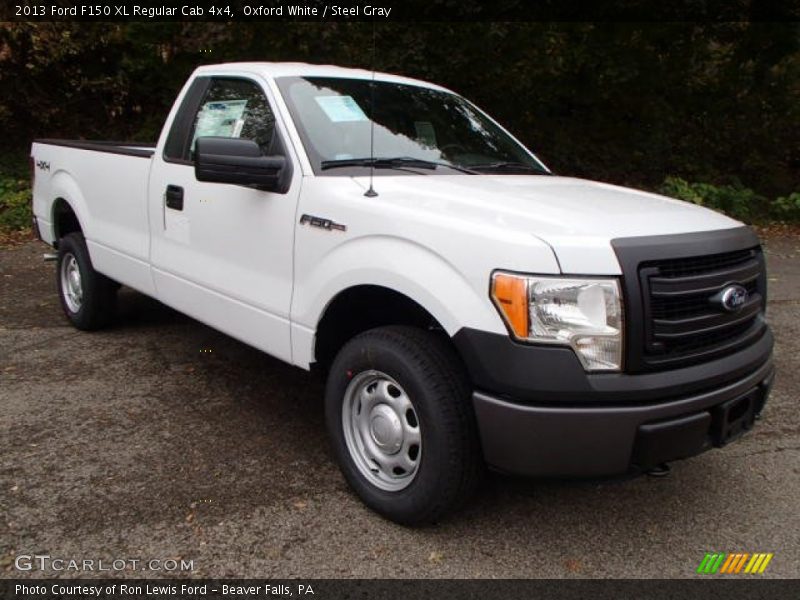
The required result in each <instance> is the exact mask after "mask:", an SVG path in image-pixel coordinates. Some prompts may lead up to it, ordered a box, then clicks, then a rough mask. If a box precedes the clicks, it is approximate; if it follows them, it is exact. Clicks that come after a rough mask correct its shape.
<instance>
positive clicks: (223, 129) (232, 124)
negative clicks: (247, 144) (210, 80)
mask: <svg viewBox="0 0 800 600" xmlns="http://www.w3.org/2000/svg"><path fill="white" fill-rule="evenodd" d="M246 108H247V100H225V101H221V102H206V103H205V104H204V105H203V107H202V108H201V109H200V112H199V113H197V125H196V126H195V128H194V137H193V138H192V149H194V142H195V140H197V138H199V137H209V136H216V137H228V138H238V137H239V136H240V135H241V133H242V126H243V125H244V119H242V115H243V114H244V111H245V109H246Z"/></svg>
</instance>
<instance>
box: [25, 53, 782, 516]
mask: <svg viewBox="0 0 800 600" xmlns="http://www.w3.org/2000/svg"><path fill="white" fill-rule="evenodd" d="M31 155H32V156H31V162H32V167H33V172H34V187H33V207H34V213H35V219H34V221H35V223H34V224H35V227H36V230H37V231H38V232H39V235H40V237H41V238H42V239H43V240H44V241H45V242H47V243H49V244H52V245H53V246H54V247H56V248H57V249H58V263H57V264H58V266H57V277H56V279H57V282H58V291H59V294H60V298H61V304H62V306H63V309H64V312H65V313H66V316H67V318H68V319H69V320H70V321H71V322H72V323H73V324H74V325H75V326H76V327H78V328H79V329H86V330H91V329H96V328H99V327H101V326H103V325H105V324H107V323H108V322H109V320H110V319H111V318H112V315H113V309H114V300H115V294H116V291H117V289H118V288H119V285H120V284H121V285H125V286H129V287H131V288H133V289H135V290H138V291H139V292H141V293H143V294H147V295H149V296H152V297H154V298H157V299H158V300H160V301H161V302H163V303H165V304H167V305H169V306H171V307H173V308H175V309H177V310H179V311H181V312H183V313H186V314H187V315H190V316H192V317H194V318H195V319H198V320H199V321H202V322H203V323H206V324H208V325H210V326H212V327H215V328H217V329H219V330H220V331H223V332H225V333H227V334H228V335H230V336H233V337H235V338H237V339H239V340H241V341H243V342H245V343H247V344H250V345H252V346H254V347H256V348H258V349H260V350H263V351H264V352H267V353H269V354H271V355H273V356H275V357H278V358H279V359H281V360H284V361H286V362H288V363H291V364H293V365H296V366H298V367H300V368H302V369H311V368H312V367H314V366H315V365H317V366H319V368H320V369H322V370H323V371H322V372H324V373H327V387H326V392H325V394H326V398H325V407H326V421H327V427H328V430H329V435H330V438H331V440H332V444H333V448H334V451H335V455H336V457H337V460H338V462H339V464H340V466H341V470H342V472H343V474H344V476H345V478H346V479H347V481H348V482H349V484H350V485H351V486H352V488H353V489H354V490H355V492H356V493H357V494H358V495H359V496H360V497H361V498H362V500H363V501H364V502H365V503H366V504H367V505H369V506H370V507H372V508H373V509H375V510H377V511H378V512H380V513H381V514H383V515H385V516H387V517H389V518H391V519H393V520H395V521H397V522H401V523H408V524H410V523H419V522H430V521H432V520H436V519H438V518H440V517H441V516H442V515H443V514H444V513H445V512H446V511H448V510H449V509H451V508H452V507H453V506H454V505H456V504H457V503H459V502H460V501H463V500H464V499H465V498H467V497H468V495H469V492H470V491H471V490H472V489H473V488H474V486H475V485H476V483H477V481H478V480H479V477H480V475H481V473H482V472H483V469H484V466H485V465H488V466H489V467H491V468H494V469H497V470H501V471H505V472H511V473H517V474H525V475H533V476H562V477H579V476H589V477H599V476H607V475H608V476H611V475H619V474H625V473H630V472H647V471H653V470H655V469H659V468H663V465H664V464H665V463H667V462H669V461H673V460H675V459H679V458H684V457H687V456H691V455H694V454H698V453H700V452H701V451H704V450H706V449H708V448H710V447H713V446H722V445H724V444H726V443H727V442H729V441H731V440H733V439H735V438H736V437H738V436H739V435H740V434H741V433H743V432H745V431H747V430H749V429H750V428H751V426H752V425H753V423H754V421H755V419H756V417H757V416H758V415H759V414H760V412H761V410H762V408H763V407H764V404H765V402H766V399H767V396H768V393H769V389H770V386H771V383H772V378H773V365H772V359H771V355H772V345H773V338H772V334H771V333H770V330H769V328H768V327H767V325H766V323H765V319H764V311H765V306H766V274H765V269H764V257H763V254H762V251H761V248H760V245H759V241H758V239H757V237H756V236H755V234H754V233H753V232H752V231H751V230H750V229H749V228H747V227H745V226H743V225H742V224H741V223H739V222H737V221H734V220H731V219H729V218H727V217H725V216H722V215H720V214H717V213H715V212H712V211H710V210H706V209H704V208H701V207H698V206H694V205H690V204H686V203H683V202H679V201H677V200H672V199H669V198H664V197H661V196H658V195H654V194H650V193H644V192H639V191H634V190H631V189H625V188H621V187H616V186H613V185H607V184H603V183H595V182H591V181H585V180H580V179H574V178H569V177H560V176H556V175H554V174H553V173H552V172H550V171H549V170H548V169H547V168H546V167H545V166H544V165H543V164H542V163H541V162H540V161H539V160H538V159H537V158H536V157H535V156H534V155H533V154H532V153H531V152H530V151H529V150H527V149H526V148H525V147H524V146H523V145H522V144H521V143H520V142H519V141H518V140H516V139H515V138H514V137H512V135H511V134H509V133H508V132H507V131H506V130H505V129H503V128H502V127H501V126H500V125H498V124H497V123H496V122H495V121H493V120H492V119H491V118H490V117H489V116H487V115H486V114H485V113H484V112H482V111H481V110H480V109H478V108H476V107H475V106H474V105H473V104H471V103H470V102H468V101H467V100H465V99H464V98H462V97H460V96H458V95H456V94H454V93H453V92H450V91H448V90H446V89H444V88H441V87H438V86H436V85H432V84H429V83H425V82H422V81H417V80H413V79H408V78H404V77H398V76H394V75H387V74H383V73H372V72H368V71H362V70H352V69H344V68H338V67H332V66H315V65H306V64H275V63H240V64H224V65H215V66H204V67H201V68H198V69H197V70H196V71H195V72H194V74H193V75H192V76H191V78H190V79H189V81H188V82H187V83H186V85H185V87H184V88H183V90H182V91H181V92H180V95H179V96H178V98H177V100H176V102H175V105H174V107H173V108H172V110H171V112H170V114H169V117H168V118H167V121H166V124H165V126H164V130H163V132H162V134H161V137H160V139H159V140H158V142H157V143H156V144H155V145H147V144H118V143H112V142H86V141H67V140H38V141H35V142H34V144H33V149H32V151H31ZM698 468H700V467H698Z"/></svg>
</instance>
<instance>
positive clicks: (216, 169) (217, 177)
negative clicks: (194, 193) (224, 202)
mask: <svg viewBox="0 0 800 600" xmlns="http://www.w3.org/2000/svg"><path fill="white" fill-rule="evenodd" d="M285 167H286V158H285V157H283V156H262V155H261V149H260V148H259V147H258V144H257V143H255V142H254V141H253V140H243V139H239V138H226V137H201V138H197V140H196V141H195V148H194V176H195V177H196V178H197V180H198V181H211V182H216V183H232V184H234V185H245V186H248V187H255V188H258V189H260V190H266V191H271V192H276V191H281V190H280V188H281V187H282V184H283V180H284V177H283V176H282V175H283V174H284V170H285Z"/></svg>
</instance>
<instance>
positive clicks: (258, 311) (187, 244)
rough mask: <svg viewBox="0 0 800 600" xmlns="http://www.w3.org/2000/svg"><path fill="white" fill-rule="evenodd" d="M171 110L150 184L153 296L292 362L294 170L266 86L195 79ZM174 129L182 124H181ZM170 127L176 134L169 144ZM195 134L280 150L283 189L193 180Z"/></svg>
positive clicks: (297, 181) (240, 80) (296, 191)
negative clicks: (286, 173) (286, 180)
mask: <svg viewBox="0 0 800 600" xmlns="http://www.w3.org/2000/svg"><path fill="white" fill-rule="evenodd" d="M198 79H200V80H202V81H199V82H198V81H197V80H196V81H195V83H194V84H193V85H192V87H190V89H189V90H188V92H187V94H186V95H185V97H184V99H183V101H182V104H181V108H180V109H179V112H178V114H177V115H176V116H175V118H174V119H173V127H172V131H170V137H169V139H168V140H167V141H166V143H165V145H164V152H163V153H162V155H160V156H157V157H156V158H155V162H154V164H153V169H152V173H151V177H150V185H149V199H150V200H149V214H150V226H151V230H152V235H151V264H152V272H153V280H154V283H155V287H156V291H157V294H158V298H159V299H160V300H161V301H163V302H164V303H166V304H168V305H170V306H173V307H174V308H176V309H178V310H179V311H181V312H183V313H186V314H188V315H190V316H192V317H194V318H196V319H198V320H200V321H202V322H204V323H206V324H208V325H211V326H212V327H214V328H216V329H219V330H221V331H224V332H225V333H227V334H229V335H231V336H233V337H235V338H238V339H240V340H242V341H244V342H246V343H248V344H250V345H252V346H255V347H257V348H259V349H261V350H263V351H265V352H267V353H269V354H272V355H273V356H276V357H278V358H280V359H282V360H286V361H291V344H290V337H289V336H290V333H289V332H290V328H289V308H290V301H291V294H292V284H293V281H292V271H293V268H292V261H293V240H294V226H295V210H296V206H297V200H298V196H299V190H300V177H299V171H298V169H297V168H293V166H292V165H293V163H294V164H296V161H295V159H294V156H292V155H291V153H290V152H288V151H287V149H288V146H287V145H285V144H283V143H282V141H281V140H282V139H287V138H286V137H285V134H283V133H282V131H281V130H282V127H281V125H280V124H279V123H278V122H277V121H276V118H275V115H276V113H275V111H274V110H273V108H272V106H273V104H272V103H271V102H270V96H269V93H268V91H267V88H266V87H265V86H263V85H262V84H261V83H259V82H257V81H256V80H254V79H251V78H248V77H228V76H226V77H211V78H198ZM181 129H182V131H181ZM175 136H178V143H176V141H175V140H176V138H175ZM203 136H222V137H239V138H246V139H251V140H254V141H256V142H257V143H258V145H259V147H260V148H261V152H262V154H264V155H276V154H284V155H285V157H286V165H287V166H286V167H285V168H287V169H291V170H292V174H291V178H290V185H289V186H288V191H286V192H285V193H277V192H267V191H262V190H257V189H254V188H249V187H244V186H238V185H229V184H224V183H209V182H200V181H197V179H196V178H195V173H194V166H193V163H192V159H193V150H194V145H195V140H196V139H197V138H198V137H203Z"/></svg>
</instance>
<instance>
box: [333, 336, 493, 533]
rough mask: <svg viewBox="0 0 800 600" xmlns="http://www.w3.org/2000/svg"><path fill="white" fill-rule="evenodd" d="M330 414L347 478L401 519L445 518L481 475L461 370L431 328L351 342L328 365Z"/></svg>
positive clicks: (373, 504) (381, 509)
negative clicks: (429, 329) (329, 368)
mask: <svg viewBox="0 0 800 600" xmlns="http://www.w3.org/2000/svg"><path fill="white" fill-rule="evenodd" d="M325 415H326V422H327V427H328V433H329V436H330V438H331V441H332V444H333V449H334V452H335V454H336V458H337V460H338V463H339V467H340V468H341V470H342V473H343V474H344V476H345V479H347V482H348V483H349V484H350V486H351V487H352V488H353V490H354V491H355V492H356V494H358V496H359V497H360V498H361V500H362V501H363V502H364V503H365V504H366V505H367V506H369V507H370V508H372V509H373V510H375V511H376V512H378V513H380V514H382V515H383V516H385V517H387V518H388V519H391V520H392V521H395V522H397V523H401V524H406V525H413V524H421V523H431V522H435V521H437V520H439V519H440V518H441V517H442V516H443V515H445V514H446V513H448V512H449V511H451V510H452V509H454V508H455V507H457V506H458V505H459V504H460V503H462V502H463V501H465V500H466V499H468V498H469V497H470V495H471V494H472V492H473V490H474V489H475V487H476V486H477V484H478V481H479V479H480V475H481V474H482V472H483V468H484V465H483V459H482V455H481V451H480V445H479V442H478V435H477V427H476V425H475V417H474V414H473V411H472V404H471V398H470V385H469V383H468V380H467V377H466V374H465V372H464V368H463V366H462V365H461V362H460V361H459V359H458V356H457V355H456V354H455V352H454V351H453V349H452V348H451V347H450V346H449V345H448V344H447V343H446V341H445V340H443V339H442V338H441V337H439V336H436V335H434V334H433V333H431V332H428V331H424V330H421V329H417V328H413V327H401V326H392V327H381V328H378V329H372V330H370V331H367V332H365V333H362V334H361V335H359V336H357V337H355V338H353V339H352V340H350V341H349V342H348V343H347V344H346V345H345V346H344V347H343V348H342V349H341V351H340V352H339V354H338V355H337V357H336V359H335V360H334V361H333V364H332V366H331V370H330V373H329V375H328V382H327V387H326V392H325Z"/></svg>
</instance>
